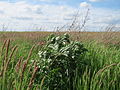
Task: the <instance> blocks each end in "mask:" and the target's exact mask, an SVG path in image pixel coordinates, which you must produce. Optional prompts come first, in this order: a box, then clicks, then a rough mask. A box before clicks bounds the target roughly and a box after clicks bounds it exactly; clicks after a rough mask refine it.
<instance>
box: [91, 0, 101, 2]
mask: <svg viewBox="0 0 120 90" xmlns="http://www.w3.org/2000/svg"><path fill="white" fill-rule="evenodd" d="M89 1H91V2H98V1H103V0H89Z"/></svg>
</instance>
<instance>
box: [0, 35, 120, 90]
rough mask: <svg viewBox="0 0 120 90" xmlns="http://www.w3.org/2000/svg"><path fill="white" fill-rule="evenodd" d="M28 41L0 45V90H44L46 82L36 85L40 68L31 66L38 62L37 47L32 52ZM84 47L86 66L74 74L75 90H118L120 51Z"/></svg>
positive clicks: (99, 45)
mask: <svg viewBox="0 0 120 90" xmlns="http://www.w3.org/2000/svg"><path fill="white" fill-rule="evenodd" d="M88 36H89V37H91V36H92V35H91V34H89V35H88ZM96 36H97V35H96ZM96 36H95V37H96ZM98 37H99V36H98ZM33 40H34V39H33ZM35 40H36V39H35ZM37 40H38V41H39V39H37ZM37 40H36V41H35V42H36V43H37V42H38V41H37ZM73 40H74V39H73ZM83 40H84V39H83ZM91 40H92V39H91ZM91 40H90V41H91ZM28 41H29V40H27V39H26V40H23V41H22V40H20V39H19V40H15V41H13V43H11V41H10V40H5V41H4V43H3V44H2V46H1V43H0V47H1V51H0V90H30V89H31V90H44V88H45V87H44V83H45V82H44V80H45V79H46V78H45V77H43V78H42V80H41V81H40V83H36V82H35V79H37V78H36V73H37V72H38V69H39V68H38V67H37V65H36V62H33V63H31V62H30V60H32V59H38V57H37V53H38V51H39V50H40V47H37V48H34V47H32V44H33V42H32V43H31V42H28ZM104 42H106V41H104ZM16 45H17V46H16ZM84 45H85V47H86V48H87V49H88V52H87V53H86V54H85V55H84V56H83V62H85V64H86V65H85V66H84V65H83V66H82V65H81V66H80V67H81V69H79V70H77V72H76V77H75V80H74V83H73V84H74V85H73V87H74V90H119V89H120V48H118V47H116V46H114V45H113V46H111V47H108V46H106V45H104V44H103V43H98V42H96V41H95V42H85V43H84ZM39 46H40V45H39ZM33 49H34V50H33ZM32 66H34V68H33V67H32Z"/></svg>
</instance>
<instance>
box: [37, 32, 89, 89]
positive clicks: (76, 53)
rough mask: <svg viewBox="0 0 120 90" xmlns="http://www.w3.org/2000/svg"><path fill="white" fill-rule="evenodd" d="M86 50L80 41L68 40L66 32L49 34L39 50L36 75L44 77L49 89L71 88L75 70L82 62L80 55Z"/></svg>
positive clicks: (45, 84)
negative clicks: (58, 34) (37, 72)
mask: <svg viewBox="0 0 120 90" xmlns="http://www.w3.org/2000/svg"><path fill="white" fill-rule="evenodd" d="M86 51H87V49H85V48H84V46H83V44H81V43H80V42H77V41H70V39H69V35H68V34H64V35H63V36H55V35H53V34H52V35H51V36H49V37H48V39H47V43H46V45H45V46H43V48H42V49H41V51H39V57H40V60H39V62H38V66H39V68H40V70H39V74H38V76H40V75H41V76H42V77H41V79H42V78H43V76H45V77H46V79H45V81H44V86H46V87H47V88H49V89H50V90H53V89H54V90H66V89H69V90H70V89H71V90H73V88H74V87H73V81H74V79H75V72H76V69H77V68H79V66H80V65H82V64H84V63H83V62H82V55H83V54H84V53H85V52H86ZM37 80H38V79H37ZM38 81H39V80H38ZM40 81H41V80H40Z"/></svg>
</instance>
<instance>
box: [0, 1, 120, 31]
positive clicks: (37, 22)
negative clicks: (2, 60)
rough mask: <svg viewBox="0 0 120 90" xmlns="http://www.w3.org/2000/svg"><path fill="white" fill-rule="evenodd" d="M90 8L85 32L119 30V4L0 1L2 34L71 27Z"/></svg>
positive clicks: (105, 2)
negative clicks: (113, 28) (76, 16)
mask: <svg viewBox="0 0 120 90" xmlns="http://www.w3.org/2000/svg"><path fill="white" fill-rule="evenodd" d="M88 8H89V9H90V11H89V16H88V21H87V23H86V30H90V31H98V30H100V28H102V27H105V26H107V25H108V24H116V27H118V28H119V27H120V0H0V30H3V29H7V30H12V31H27V30H36V29H39V28H42V29H44V30H54V28H55V27H58V26H63V25H65V24H69V23H71V22H72V20H73V17H74V15H76V13H77V12H78V10H79V14H78V15H79V21H82V20H83V18H84V17H85V13H86V12H87V9H88Z"/></svg>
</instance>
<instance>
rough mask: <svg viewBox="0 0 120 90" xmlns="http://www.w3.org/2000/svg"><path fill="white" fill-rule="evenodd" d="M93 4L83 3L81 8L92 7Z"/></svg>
mask: <svg viewBox="0 0 120 90" xmlns="http://www.w3.org/2000/svg"><path fill="white" fill-rule="evenodd" d="M90 6H91V4H89V3H87V2H82V3H80V7H90Z"/></svg>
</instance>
